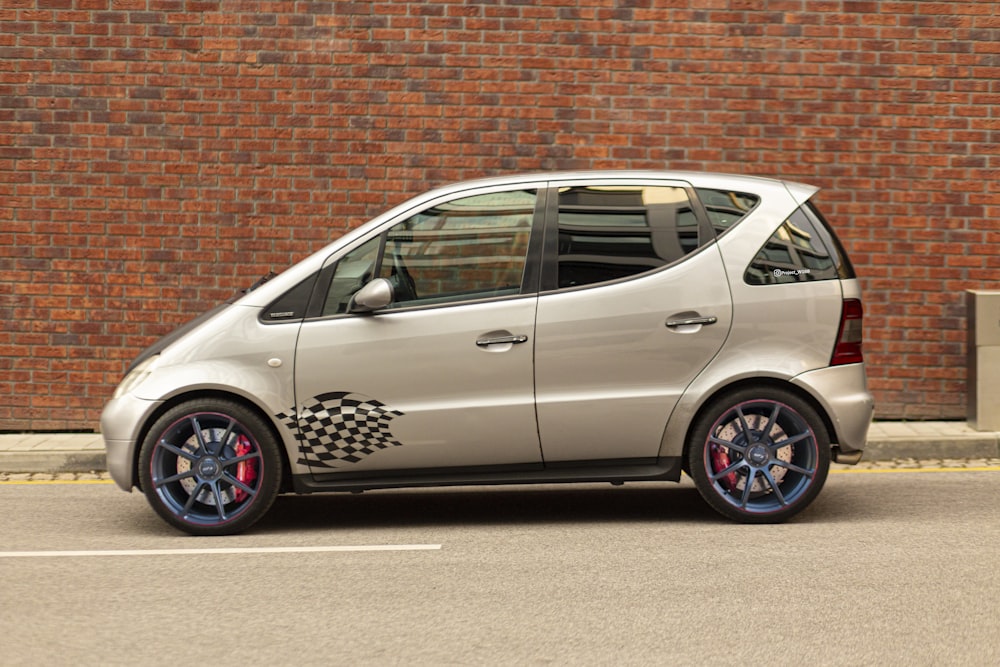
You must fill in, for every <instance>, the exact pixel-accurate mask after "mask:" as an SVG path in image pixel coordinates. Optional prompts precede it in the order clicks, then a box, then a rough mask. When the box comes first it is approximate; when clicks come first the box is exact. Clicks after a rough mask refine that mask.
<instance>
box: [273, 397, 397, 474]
mask: <svg viewBox="0 0 1000 667" xmlns="http://www.w3.org/2000/svg"><path fill="white" fill-rule="evenodd" d="M402 414H403V413H402V412H399V411H398V410H389V409H387V408H386V406H385V404H384V403H380V402H379V401H376V400H375V399H373V398H368V397H366V396H362V395H360V394H352V393H350V392H346V391H338V392H332V393H329V394H322V395H320V396H316V397H315V398H312V399H309V400H308V401H307V402H306V403H304V404H303V405H302V408H301V410H299V413H298V416H296V414H295V410H294V409H292V410H290V411H288V412H283V413H281V414H279V415H277V417H278V419H280V420H281V422H282V423H283V424H284V425H285V426H286V427H288V428H289V429H291V430H292V431H294V432H295V437H296V438H297V439H298V441H299V448H300V450H301V451H302V458H301V459H300V460H299V461H298V462H299V463H300V464H303V465H307V466H312V467H320V468H336V467H338V466H337V464H338V463H357V462H358V461H360V460H361V459H363V458H364V457H366V456H368V455H370V454H374V453H375V452H377V451H378V450H380V449H386V448H388V447H399V446H400V443H398V442H396V441H395V440H394V439H393V438H392V433H390V432H389V422H390V421H392V419H393V418H395V417H400V416H402Z"/></svg>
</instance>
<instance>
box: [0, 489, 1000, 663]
mask: <svg viewBox="0 0 1000 667" xmlns="http://www.w3.org/2000/svg"><path fill="white" fill-rule="evenodd" d="M0 507H2V508H3V512H2V513H0V664H3V665H38V664H46V665H50V664H66V665H70V664H72V665H81V664H102V665H109V664H143V665H161V664H162V665H167V664H210V663H221V662H225V663H228V664H240V663H250V664H268V665H393V664H407V665H410V664H428V665H430V664H433V665H448V664H455V665H470V664H477V665H478V664H596V665H610V664H670V665H723V664H726V665H728V664H770V665H802V664H808V665H872V664H879V665H896V664H898V665H963V666H966V665H996V664H998V663H1000V637H998V632H997V628H998V625H1000V518H998V513H1000V470H993V471H982V472H975V471H965V472H927V471H924V472H914V471H909V472H901V471H893V472H881V473H847V474H833V475H831V477H830V480H829V482H828V483H827V487H826V489H824V491H823V493H822V494H821V496H820V498H819V500H818V501H817V502H816V503H815V504H814V505H813V507H811V508H810V509H809V510H807V512H806V513H805V514H803V515H802V516H801V517H800V518H798V519H797V520H795V521H794V522H792V523H789V524H785V525H779V526H741V525H736V524H731V523H728V522H726V521H725V520H722V519H720V518H717V517H716V516H715V515H714V514H713V513H712V512H711V511H710V510H708V509H707V508H706V507H705V506H704V505H703V504H702V503H701V501H700V499H699V498H698V496H697V493H696V492H695V490H694V489H693V487H692V486H691V485H690V483H684V484H682V485H645V486H644V485H640V484H636V485H629V486H626V487H623V488H613V487H610V486H606V485H593V486H586V487H544V488H540V487H531V488H529V487H509V488H480V489H450V490H433V491H422V490H421V491H393V492H378V493H370V494H364V495H360V496H350V495H348V496H345V495H334V496H313V497H282V498H279V499H278V502H277V504H276V505H275V507H274V509H273V510H272V512H271V513H270V514H269V515H268V516H267V517H266V518H265V519H264V521H263V522H262V523H261V524H259V525H258V527H257V528H256V529H254V530H253V532H251V533H250V534H247V535H242V536H236V537H228V538H192V537H186V536H183V535H181V534H179V533H176V532H174V531H173V530H172V529H170V528H168V527H167V526H166V525H165V524H163V523H161V522H160V520H159V519H157V518H156V517H155V516H154V514H153V513H152V511H151V510H150V509H149V508H148V507H147V506H146V503H145V500H144V498H143V497H142V496H140V495H137V494H131V495H129V494H125V493H122V492H121V491H118V490H117V488H116V487H114V486H111V485H110V484H106V483H103V484H79V483H78V484H0ZM346 547H351V548H358V549H364V548H368V547H381V549H382V550H356V551H354V550H340V551H335V550H317V549H330V548H346ZM68 552H76V553H68Z"/></svg>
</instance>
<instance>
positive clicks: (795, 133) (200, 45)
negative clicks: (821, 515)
mask: <svg viewBox="0 0 1000 667" xmlns="http://www.w3.org/2000/svg"><path fill="white" fill-rule="evenodd" d="M689 5H692V6H694V7H696V8H695V9H691V8H689ZM591 167H638V168H645V167H654V168H661V167H666V168H675V169H709V170H723V171H741V172H747V173H753V174H761V175H768V176H780V177H785V178H791V179H798V180H802V181H806V182H810V183H814V184H817V185H820V186H822V187H824V188H826V190H825V192H823V193H822V194H821V196H820V202H821V205H822V206H823V207H824V208H825V210H826V211H827V213H828V216H829V217H830V218H831V219H832V220H834V222H835V225H836V227H837V228H838V229H839V231H840V234H841V236H842V238H843V239H844V241H845V244H846V245H847V246H848V250H849V251H850V252H851V255H852V257H853V259H854V261H855V263H856V265H857V268H858V269H859V271H860V273H861V274H862V275H863V286H864V289H865V298H866V306H867V331H866V340H865V345H866V354H867V359H868V361H869V362H870V365H869V373H870V378H871V386H872V388H873V389H874V391H875V393H876V397H877V400H878V415H879V416H880V417H885V418H901V417H905V418H911V419H922V418H962V417H964V414H965V408H964V401H965V394H964V377H965V369H964V367H965V331H964V330H965V313H964V305H963V299H962V291H963V290H965V289H967V288H992V289H998V288H1000V253H998V252H997V248H998V247H1000V223H998V222H997V219H998V218H1000V179H998V173H1000V171H998V170H1000V12H998V6H997V3H996V2H994V1H992V0H990V1H982V2H889V1H882V2H875V1H869V2H860V1H850V0H843V1H840V0H754V1H752V2H751V1H750V0H707V1H705V2H688V1H687V0H685V1H684V2H675V1H673V0H655V1H654V0H646V1H643V0H635V1H628V0H620V1H619V2H610V1H608V2H596V1H594V0H530V1H529V0H506V1H500V2H482V3H470V2H465V1H462V0H453V1H450V2H438V1H424V0H420V1H415V2H322V1H316V2H309V1H297V2H292V1H287V2H282V1H274V2H250V1H249V0H247V1H223V2H208V1H197V0H191V1H187V0H38V1H37V2H36V1H31V2H29V1H27V0H5V1H4V2H3V3H2V4H0V198H2V205H0V430H18V429H64V428H72V429H85V430H89V429H93V428H95V427H96V422H97V417H98V415H99V412H100V409H101V406H102V404H103V402H104V401H105V400H106V399H107V398H108V397H109V395H110V392H111V391H112V388H113V385H114V384H115V383H116V382H117V381H118V379H119V377H120V376H121V374H122V371H123V370H124V368H125V367H126V365H127V363H128V361H129V359H131V357H132V356H133V355H134V354H136V352H137V351H138V350H139V349H140V348H141V347H143V346H145V345H146V344H148V343H149V342H151V341H152V340H153V339H154V338H155V337H157V336H159V335H161V334H163V333H165V332H166V331H168V330H169V329H171V328H172V327H173V326H174V325H176V324H178V323H180V322H182V321H184V320H186V319H188V318H189V317H191V316H192V315H194V314H196V313H198V312H200V311H202V310H204V309H206V308H207V307H209V306H210V305H212V304H213V303H215V302H217V301H219V300H221V299H223V298H225V297H227V296H229V295H230V294H231V293H232V292H233V291H234V290H235V289H236V288H237V287H240V286H243V285H245V284H247V283H248V282H250V281H252V280H253V279H254V278H255V277H256V276H258V275H261V274H263V273H265V272H267V271H268V270H269V269H272V268H274V269H281V268H282V267H285V266H287V265H288V264H290V263H292V262H294V261H295V260H297V259H299V258H301V257H303V256H304V255H306V254H307V253H308V252H310V251H311V250H313V249H316V248H318V247H319V246H320V245H322V244H324V243H325V242H327V241H328V240H330V239H333V238H334V237H336V236H338V235H339V234H341V233H342V232H343V231H344V230H345V229H347V228H349V227H351V226H353V225H356V224H358V223H360V222H362V221H363V220H365V219H366V218H368V217H369V216H372V215H374V214H376V213H378V212H380V211H382V210H384V209H385V208H387V207H388V206H390V205H392V204H395V203H397V202H399V201H401V200H403V199H404V198H406V197H407V196H409V195H412V194H416V193H418V192H420V191H423V190H425V189H426V188H428V187H430V186H434V185H437V184H441V183H443V182H449V181H452V180H456V179H464V178H468V177H475V176H480V175H491V174H501V173H506V172H512V171H520V170H538V169H573V168H591Z"/></svg>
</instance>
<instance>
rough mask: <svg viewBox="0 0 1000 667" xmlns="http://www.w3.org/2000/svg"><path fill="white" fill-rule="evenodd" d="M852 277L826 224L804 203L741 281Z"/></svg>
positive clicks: (759, 282) (768, 282)
mask: <svg viewBox="0 0 1000 667" xmlns="http://www.w3.org/2000/svg"><path fill="white" fill-rule="evenodd" d="M853 277H854V268H853V267H852V266H851V264H850V261H849V260H848V259H847V255H846V254H845V253H844V251H843V248H842V247H841V245H840V242H839V241H838V240H837V237H836V236H835V235H834V233H833V231H832V230H831V229H830V226H829V224H828V223H827V222H826V220H824V218H823V216H822V215H821V214H820V212H819V211H818V210H817V209H816V208H815V207H814V206H813V205H812V204H806V205H805V206H801V207H799V208H798V209H796V211H795V212H794V213H793V214H792V215H791V216H789V218H788V219H787V220H785V222H783V223H782V224H781V226H780V227H778V229H777V231H775V232H774V234H772V235H771V238H769V239H768V240H767V243H765V244H764V247H763V248H761V249H760V251H759V252H758V253H757V255H756V256H755V257H754V259H753V261H752V262H750V266H749V267H747V270H746V273H745V274H744V277H743V279H744V280H745V281H746V282H747V283H748V284H750V285H780V284H787V283H803V282H812V281H817V280H836V279H838V278H840V279H846V278H853Z"/></svg>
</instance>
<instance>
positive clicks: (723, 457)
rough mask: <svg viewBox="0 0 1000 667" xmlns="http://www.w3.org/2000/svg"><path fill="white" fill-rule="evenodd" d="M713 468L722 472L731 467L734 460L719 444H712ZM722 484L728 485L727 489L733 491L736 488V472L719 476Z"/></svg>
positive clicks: (714, 470)
mask: <svg viewBox="0 0 1000 667" xmlns="http://www.w3.org/2000/svg"><path fill="white" fill-rule="evenodd" d="M711 456H712V470H713V472H716V473H718V472H720V471H722V470H725V469H726V468H728V467H729V464H730V463H732V461H730V460H729V453H728V452H726V451H724V450H723V449H722V447H720V446H719V445H712V454H711ZM719 481H720V482H722V485H723V486H724V487H726V490H728V491H730V492H731V491H733V490H735V489H736V473H735V472H731V473H728V474H726V475H723V476H722V477H721V478H719Z"/></svg>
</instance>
